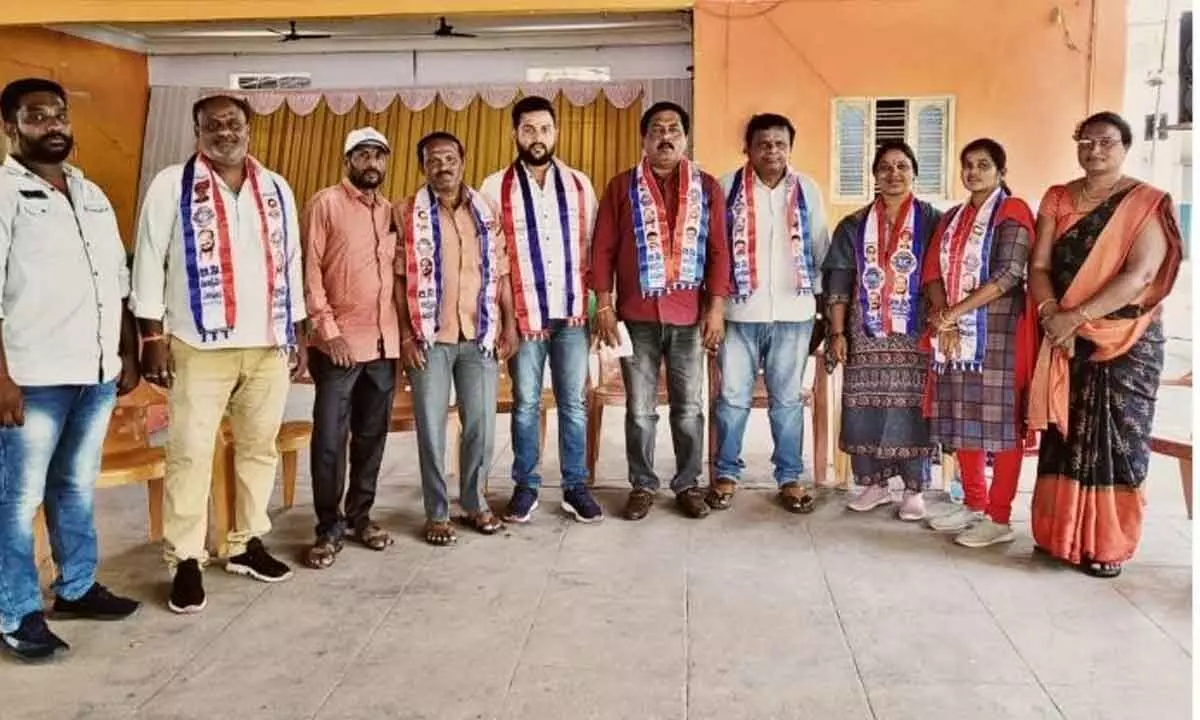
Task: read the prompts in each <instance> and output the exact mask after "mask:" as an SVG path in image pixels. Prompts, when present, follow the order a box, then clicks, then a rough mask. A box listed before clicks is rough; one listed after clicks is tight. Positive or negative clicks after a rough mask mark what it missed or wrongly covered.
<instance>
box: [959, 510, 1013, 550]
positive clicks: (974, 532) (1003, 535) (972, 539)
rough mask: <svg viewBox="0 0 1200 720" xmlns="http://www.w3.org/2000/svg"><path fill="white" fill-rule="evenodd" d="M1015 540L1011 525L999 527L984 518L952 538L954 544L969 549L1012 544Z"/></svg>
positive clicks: (996, 523) (998, 524) (989, 519)
mask: <svg viewBox="0 0 1200 720" xmlns="http://www.w3.org/2000/svg"><path fill="white" fill-rule="evenodd" d="M1015 538H1016V533H1014V532H1013V529H1012V525H1001V524H1000V523H998V522H995V521H993V520H992V519H991V518H989V517H985V518H983V519H982V520H980V521H979V522H977V523H975V524H974V525H973V526H971V527H969V528H967V529H966V530H964V531H962V532H961V533H959V534H958V537H956V538H954V542H956V543H958V544H959V545H962V546H963V547H969V548H981V547H987V546H988V545H997V544H999V543H1006V542H1012V541H1013V540H1014V539H1015Z"/></svg>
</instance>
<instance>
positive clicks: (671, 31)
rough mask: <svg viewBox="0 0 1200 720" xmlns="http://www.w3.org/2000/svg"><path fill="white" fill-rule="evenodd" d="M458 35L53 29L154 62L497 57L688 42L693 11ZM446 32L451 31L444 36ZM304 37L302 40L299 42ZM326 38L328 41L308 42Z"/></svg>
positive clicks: (400, 26)
mask: <svg viewBox="0 0 1200 720" xmlns="http://www.w3.org/2000/svg"><path fill="white" fill-rule="evenodd" d="M445 21H446V24H447V25H449V26H450V27H451V28H452V29H453V32H454V33H462V34H469V35H474V36H475V37H461V36H457V35H455V36H449V37H446V36H439V35H435V32H437V31H438V28H439V25H440V24H441V18H436V17H432V18H426V19H420V18H412V17H404V18H400V17H397V18H372V19H357V18H339V19H329V20H303V21H299V22H297V23H296V24H295V34H294V35H292V36H291V39H289V40H288V41H286V42H283V41H281V40H282V38H284V37H286V36H289V33H290V31H291V27H290V25H289V23H288V22H286V21H278V20H263V21H242V22H210V23H152V24H135V23H130V24H109V25H96V24H87V25H83V24H80V25H54V26H51V27H52V28H53V29H55V30H59V31H62V32H66V33H70V34H72V35H78V36H80V37H86V38H88V39H91V40H96V41H99V42H103V43H106V44H109V45H117V46H119V47H124V48H127V49H130V50H137V51H139V52H144V53H147V54H150V55H197V54H289V53H326V52H338V53H346V52H391V51H397V50H417V51H424V52H431V51H432V52H436V51H444V50H454V51H462V50H492V49H508V48H547V47H581V46H588V45H646V44H655V45H658V44H674V43H690V42H691V39H692V31H691V16H690V14H689V13H687V12H667V13H639V14H629V13H604V14H600V15H579V14H574V15H561V16H553V15H534V14H530V15H523V16H494V15H489V16H461V17H447V18H445ZM442 31H443V32H445V28H443V29H442ZM296 35H299V36H300V37H299V38H296V37H295V36H296ZM309 35H327V36H328V37H305V36H309Z"/></svg>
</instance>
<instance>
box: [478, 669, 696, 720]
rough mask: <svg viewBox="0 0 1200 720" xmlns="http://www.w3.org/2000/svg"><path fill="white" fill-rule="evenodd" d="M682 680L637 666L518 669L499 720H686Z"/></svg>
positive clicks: (678, 674) (678, 672)
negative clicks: (606, 668) (621, 667)
mask: <svg viewBox="0 0 1200 720" xmlns="http://www.w3.org/2000/svg"><path fill="white" fill-rule="evenodd" d="M685 692H686V691H685V677H684V674H683V669H682V667H680V668H679V670H678V671H677V672H675V673H673V674H660V673H653V674H652V673H649V672H645V671H643V670H642V669H641V668H638V667H636V666H630V667H626V668H624V669H622V670H619V671H617V670H596V669H579V668H561V667H552V666H538V665H522V666H521V669H520V670H519V671H518V672H517V674H516V677H515V678H514V679H513V684H512V688H511V689H510V691H509V694H508V698H507V700H506V701H505V703H504V706H503V707H504V709H503V712H502V714H501V715H500V717H501V718H503V720H560V719H562V718H571V720H633V719H635V718H636V719H637V720H684V718H686V717H688V716H687V714H686V707H685V703H686V699H685Z"/></svg>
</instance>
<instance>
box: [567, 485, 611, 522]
mask: <svg viewBox="0 0 1200 720" xmlns="http://www.w3.org/2000/svg"><path fill="white" fill-rule="evenodd" d="M562 509H563V510H564V511H565V512H566V513H567V514H568V515H570V516H571V517H573V518H575V520H576V521H577V522H581V523H594V522H600V521H601V520H603V519H604V510H603V509H601V507H600V504H599V503H597V502H596V500H595V499H594V498H593V497H592V494H591V493H590V492H588V489H587V488H586V487H578V488H570V489H567V490H563V500H562Z"/></svg>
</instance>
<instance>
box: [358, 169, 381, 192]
mask: <svg viewBox="0 0 1200 720" xmlns="http://www.w3.org/2000/svg"><path fill="white" fill-rule="evenodd" d="M372 176H373V177H371V178H369V179H368V178H367V174H366V173H354V174H352V175H351V176H350V184H351V185H353V186H354V187H356V188H358V189H359V190H374V189H375V188H377V187H379V186H380V185H382V184H383V173H372Z"/></svg>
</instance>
